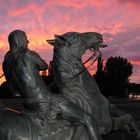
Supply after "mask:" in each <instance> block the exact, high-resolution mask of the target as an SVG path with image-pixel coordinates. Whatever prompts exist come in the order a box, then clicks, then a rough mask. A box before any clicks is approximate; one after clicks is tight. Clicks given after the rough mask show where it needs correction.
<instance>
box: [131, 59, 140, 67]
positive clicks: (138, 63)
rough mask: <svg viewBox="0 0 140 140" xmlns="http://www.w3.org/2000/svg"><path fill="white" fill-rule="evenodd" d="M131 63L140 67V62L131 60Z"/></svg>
mask: <svg viewBox="0 0 140 140" xmlns="http://www.w3.org/2000/svg"><path fill="white" fill-rule="evenodd" d="M130 63H131V64H132V65H137V66H140V60H130Z"/></svg>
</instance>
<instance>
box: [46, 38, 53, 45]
mask: <svg viewBox="0 0 140 140" xmlns="http://www.w3.org/2000/svg"><path fill="white" fill-rule="evenodd" d="M46 41H47V42H48V43H49V44H50V45H54V44H55V39H50V40H46Z"/></svg>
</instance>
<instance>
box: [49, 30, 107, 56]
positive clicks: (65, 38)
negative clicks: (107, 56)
mask: <svg viewBox="0 0 140 140" xmlns="http://www.w3.org/2000/svg"><path fill="white" fill-rule="evenodd" d="M47 42H48V43H50V44H51V45H54V46H55V47H57V46H61V47H63V46H65V47H67V48H69V51H70V52H71V54H72V55H74V56H76V57H80V56H81V55H83V54H84V52H85V50H87V49H93V50H95V49H97V48H103V47H106V46H107V45H106V44H104V43H103V36H102V35H101V34H100V33H96V32H86V33H79V32H68V33H65V34H63V35H55V39H53V40H47Z"/></svg>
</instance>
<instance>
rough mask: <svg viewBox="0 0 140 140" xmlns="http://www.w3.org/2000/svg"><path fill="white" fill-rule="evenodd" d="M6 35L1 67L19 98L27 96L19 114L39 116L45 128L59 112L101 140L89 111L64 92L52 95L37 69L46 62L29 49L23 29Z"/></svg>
mask: <svg viewBox="0 0 140 140" xmlns="http://www.w3.org/2000/svg"><path fill="white" fill-rule="evenodd" d="M8 39H9V44H10V51H9V52H7V54H6V55H5V59H4V62H3V70H4V74H5V76H6V80H7V82H8V84H9V86H10V87H11V88H13V89H15V90H18V91H19V93H20V95H21V98H22V99H25V100H26V103H25V104H24V105H25V109H26V113H22V115H23V116H24V115H25V116H29V118H32V122H35V123H37V122H36V120H38V119H39V120H40V121H41V120H42V119H43V120H45V121H44V122H45V123H44V124H45V126H44V127H43V126H42V125H41V124H40V128H39V129H40V130H41V129H42V128H41V127H43V129H45V130H46V131H47V124H48V123H47V121H48V120H54V119H56V118H57V115H58V114H61V115H62V118H63V119H65V120H69V121H72V122H79V123H81V124H84V125H85V126H86V128H87V130H88V133H89V137H90V139H91V140H92V139H93V140H94V139H98V140H100V139H101V136H100V135H97V134H96V130H97V128H96V122H93V121H92V119H91V116H90V114H89V113H88V112H86V111H84V110H83V109H82V108H81V107H79V106H78V105H76V104H74V103H73V102H71V101H69V100H67V99H66V98H64V97H63V94H60V95H54V94H52V93H51V92H50V91H49V90H48V89H47V87H46V86H45V84H44V82H43V81H42V79H41V78H40V76H39V74H38V71H39V70H45V69H46V68H47V64H46V63H45V61H43V60H42V59H41V58H40V56H39V55H38V54H37V53H35V52H33V51H30V50H29V49H28V40H27V36H26V34H25V32H23V31H21V30H15V31H13V32H11V33H10V34H9V38H8ZM93 41H94V40H93ZM34 112H35V113H34ZM9 113H10V112H9ZM12 113H13V112H12ZM19 114H20V113H19ZM15 118H17V117H15ZM40 118H41V119H40ZM22 119H23V118H22ZM17 120H18V119H17ZM27 120H28V119H27ZM41 122H42V121H41ZM33 124H34V123H33ZM2 125H4V122H3V123H2ZM13 125H14V124H13ZM16 136H17V135H16ZM17 137H19V136H17ZM38 137H40V138H44V139H45V138H46V137H47V136H46V135H44V136H43V134H42V135H41V136H38Z"/></svg>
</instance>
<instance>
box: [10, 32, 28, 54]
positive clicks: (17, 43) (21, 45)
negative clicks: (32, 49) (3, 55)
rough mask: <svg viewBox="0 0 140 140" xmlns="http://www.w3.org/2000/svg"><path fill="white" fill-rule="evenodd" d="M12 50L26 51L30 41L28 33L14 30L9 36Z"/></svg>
mask: <svg viewBox="0 0 140 140" xmlns="http://www.w3.org/2000/svg"><path fill="white" fill-rule="evenodd" d="M8 41H9V45H10V51H13V52H16V51H25V50H27V48H28V43H29V41H28V40H27V36H26V33H25V32H24V31H22V30H14V31H12V32H11V33H10V34H9V36H8Z"/></svg>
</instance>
